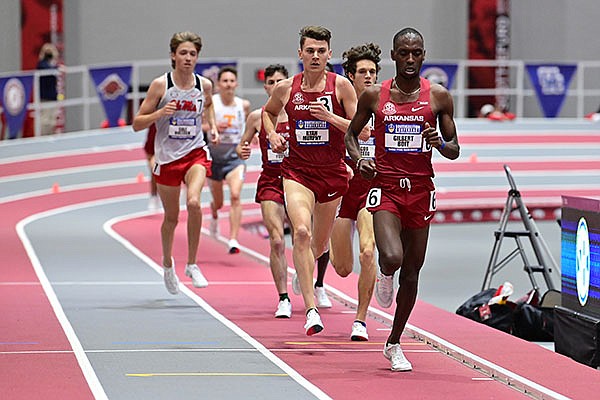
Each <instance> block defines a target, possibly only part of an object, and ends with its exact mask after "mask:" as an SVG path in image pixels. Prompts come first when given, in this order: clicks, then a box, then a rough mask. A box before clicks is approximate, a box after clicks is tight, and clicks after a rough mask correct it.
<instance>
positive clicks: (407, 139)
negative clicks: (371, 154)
mask: <svg viewBox="0 0 600 400" xmlns="http://www.w3.org/2000/svg"><path fill="white" fill-rule="evenodd" d="M385 149H386V151H391V152H421V151H422V149H423V137H422V136H421V125H414V124H386V125H385Z"/></svg>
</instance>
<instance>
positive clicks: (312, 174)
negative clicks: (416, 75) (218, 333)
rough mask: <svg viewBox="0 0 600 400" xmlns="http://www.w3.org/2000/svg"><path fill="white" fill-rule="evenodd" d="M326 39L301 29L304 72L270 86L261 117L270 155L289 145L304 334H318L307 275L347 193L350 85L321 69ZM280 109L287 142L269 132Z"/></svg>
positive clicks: (288, 182)
mask: <svg viewBox="0 0 600 400" xmlns="http://www.w3.org/2000/svg"><path fill="white" fill-rule="evenodd" d="M330 40H331V32H329V30H327V29H326V28H323V27H319V26H307V27H304V28H302V30H301V31H300V48H299V49H298V56H299V58H300V59H301V60H302V64H303V66H304V71H303V72H302V73H300V74H298V75H295V76H294V77H292V78H289V79H286V80H283V81H281V82H279V83H278V84H277V85H276V86H275V88H274V89H273V93H272V95H271V97H270V98H269V101H268V102H267V104H266V105H265V109H264V113H263V124H264V127H265V131H266V132H267V134H268V138H269V142H270V143H271V147H272V149H273V151H275V152H283V151H285V150H286V149H287V148H288V144H289V157H285V158H284V160H283V163H282V166H281V171H282V176H283V189H284V193H285V200H286V205H287V210H288V216H289V218H290V222H291V224H292V228H293V257H294V265H295V267H296V272H297V274H298V280H299V283H300V289H301V291H302V297H303V298H304V306H305V308H306V324H305V326H304V327H305V329H306V334H307V335H314V334H315V333H319V332H320V331H322V330H323V324H322V322H321V317H320V315H319V312H318V310H317V308H316V306H315V299H314V287H313V282H312V279H313V272H314V268H315V259H316V258H317V257H319V256H320V255H321V254H323V252H324V251H325V250H326V249H327V245H328V242H329V237H330V235H331V229H332V226H333V221H334V219H335V214H336V210H337V207H338V205H339V203H340V200H341V196H342V195H343V194H344V193H345V192H346V190H347V189H348V172H347V170H346V164H345V163H344V156H345V146H344V132H345V130H346V129H347V127H348V124H349V120H348V119H347V118H351V117H352V116H353V115H354V113H355V111H356V93H355V92H354V89H353V88H352V85H351V84H350V82H349V81H348V80H347V79H345V78H343V77H341V76H338V75H336V74H335V73H331V72H327V71H326V70H325V67H326V64H327V61H328V60H329V59H330V58H331V49H330ZM283 108H285V111H286V113H287V115H288V118H289V122H290V136H289V141H288V140H285V138H283V137H282V136H281V135H279V134H277V132H276V131H275V124H276V120H277V116H278V115H279V112H280V111H281V110H282V109H283ZM330 111H332V112H333V113H331V112H330Z"/></svg>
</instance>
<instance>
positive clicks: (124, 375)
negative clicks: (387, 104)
mask: <svg viewBox="0 0 600 400" xmlns="http://www.w3.org/2000/svg"><path fill="white" fill-rule="evenodd" d="M459 137H460V141H461V145H462V157H461V159H460V160H458V161H456V162H454V163H451V162H447V161H443V160H441V159H439V158H436V160H435V161H436V171H438V176H437V178H436V185H437V187H438V193H439V195H438V204H439V209H440V213H438V217H437V222H448V221H456V222H459V221H463V223H462V224H454V223H453V224H448V223H446V224H440V223H438V224H435V225H433V227H432V235H431V242H430V248H429V252H428V257H427V260H426V265H425V268H424V270H423V274H422V280H421V285H420V287H421V289H420V290H421V292H420V301H419V302H418V304H417V306H416V308H415V311H414V312H413V315H412V317H411V319H410V321H409V324H410V326H409V327H408V329H407V331H405V336H404V337H403V348H404V349H405V352H406V354H407V357H408V358H409V359H410V360H411V362H412V363H413V367H414V371H413V372H409V373H393V372H391V371H389V362H388V361H387V360H385V359H384V358H383V356H382V355H381V349H382V347H383V343H384V341H385V339H386V337H387V330H388V329H389V326H390V323H391V314H390V313H391V312H392V309H381V308H379V307H378V305H377V304H376V302H375V301H372V310H371V314H370V320H369V321H368V326H369V334H370V341H369V342H363V343H360V342H359V343H355V342H350V341H349V333H350V326H351V323H352V319H353V309H352V307H353V305H354V304H355V298H356V280H357V276H356V274H353V275H351V276H350V277H348V278H346V279H341V278H339V277H338V276H336V274H335V272H334V271H333V269H332V268H330V270H329V271H328V273H327V276H326V279H325V281H326V284H327V289H328V291H329V294H330V295H331V296H332V298H333V299H334V307H333V308H332V309H329V310H322V317H323V322H324V324H325V331H324V332H322V333H321V334H319V335H316V336H312V337H307V336H305V335H304V331H303V328H302V325H303V324H304V316H303V312H302V300H301V297H300V296H295V295H292V296H291V297H292V303H293V306H294V315H293V317H292V318H291V319H290V320H277V319H275V318H273V312H274V309H275V305H276V299H277V298H276V292H275V289H274V286H273V284H272V280H271V276H270V272H269V269H268V267H267V262H268V260H267V257H268V241H267V240H265V239H264V238H263V237H262V233H261V232H262V231H261V230H259V229H256V227H257V226H259V221H260V210H259V208H258V206H257V205H256V204H254V202H253V198H254V188H255V186H254V183H255V182H256V178H257V176H258V168H257V163H258V157H256V155H255V156H253V157H252V159H251V162H249V169H248V173H247V184H246V186H245V189H244V193H243V198H244V204H245V205H244V210H245V212H244V225H245V227H246V229H243V230H242V232H241V234H240V243H241V244H242V246H243V252H242V254H239V255H229V254H227V252H226V247H225V244H224V242H223V240H224V238H222V237H221V238H212V237H210V236H208V235H205V236H203V240H202V242H201V245H200V246H201V247H200V252H199V257H200V265H201V267H202V270H203V272H204V274H205V275H206V277H207V278H208V280H209V282H210V285H209V287H208V288H206V289H196V288H193V287H192V286H191V284H190V282H189V279H188V278H186V277H185V276H184V275H183V263H184V261H185V255H186V250H185V243H186V242H185V224H184V223H183V221H185V213H182V216H181V221H182V223H180V225H179V226H178V230H177V234H176V239H175V248H174V256H175V259H176V261H177V264H178V272H179V276H180V279H181V280H182V285H181V293H180V294H179V295H177V296H172V295H170V294H168V292H167V291H166V289H165V288H164V286H163V283H162V277H161V276H160V274H161V269H160V267H159V265H158V263H159V262H160V258H161V254H160V237H159V226H160V221H161V215H160V214H149V213H148V212H147V211H146V205H147V191H148V183H147V177H146V175H147V168H146V163H145V159H144V154H143V151H142V142H143V140H144V137H143V134H140V133H138V134H135V133H132V132H131V130H130V128H124V129H114V130H104V131H91V132H86V133H80V134H68V135H60V136H54V137H44V138H38V139H28V140H17V141H11V142H2V143H0V218H2V221H3V222H2V231H1V232H2V233H1V236H0V240H1V242H0V243H1V245H0V246H1V249H2V254H3V262H2V272H3V274H2V278H0V308H1V310H2V316H3V317H2V319H1V320H0V334H1V335H2V338H1V339H0V393H3V396H2V397H3V398H10V399H32V398H44V399H54V398H61V399H62V398H77V399H85V398H98V399H102V398H110V399H167V398H185V399H187V398H203V399H239V398H252V399H254V398H260V399H280V398H283V397H285V398H286V399H306V398H322V399H326V398H335V399H353V398H360V399H363V398H381V399H385V398H407V399H412V398H419V399H439V398H441V397H442V396H443V397H445V398H448V399H463V398H474V399H488V398H502V399H507V398H511V399H512V398H527V395H525V394H522V392H524V391H526V392H527V393H528V395H529V396H532V397H537V398H584V397H585V398H593V397H594V396H595V394H596V393H597V392H598V390H600V380H599V379H598V375H597V374H598V372H597V371H594V370H592V369H591V368H588V367H585V366H583V365H580V364H577V363H575V362H574V361H571V360H570V359H567V358H565V357H563V356H560V355H557V354H555V353H553V352H552V351H549V350H547V349H545V348H543V347H540V346H538V345H536V344H532V343H528V342H524V341H522V340H520V339H517V338H515V337H512V336H509V335H506V334H504V333H502V332H499V331H495V330H493V329H490V328H488V327H485V326H483V325H480V324H476V323H473V322H471V321H469V320H466V319H464V318H462V317H459V316H456V315H455V314H453V313H452V312H453V310H455V309H456V307H457V306H458V305H460V303H461V302H462V301H463V300H465V299H466V298H467V297H468V296H470V295H471V294H474V293H476V292H477V291H478V290H479V289H480V285H481V282H482V280H483V272H484V268H485V264H486V262H487V257H488V256H489V251H490V249H491V245H492V239H493V235H492V232H493V229H494V228H495V224H489V223H483V222H479V223H464V221H476V220H477V219H478V216H479V215H481V218H480V219H483V220H486V219H487V218H489V219H492V218H493V215H496V214H494V210H501V209H502V206H503V205H504V202H505V198H506V192H507V182H506V177H505V176H504V172H503V170H502V165H503V164H509V165H510V166H511V168H512V170H513V173H514V175H515V178H516V180H517V184H518V185H519V187H520V189H521V190H522V192H523V194H524V197H525V199H526V202H527V204H528V205H529V206H530V209H532V210H534V209H535V210H539V212H538V215H539V216H540V220H546V221H547V222H540V223H539V226H540V229H541V230H542V231H543V232H544V235H545V238H546V240H547V241H548V244H549V246H550V247H551V248H552V249H553V250H555V251H556V253H555V256H556V257H557V259H559V258H558V256H559V252H560V249H559V246H560V242H559V240H560V237H559V236H557V235H556V232H558V235H559V234H560V230H559V229H558V226H557V224H556V223H555V222H554V221H553V219H554V218H555V216H556V215H555V214H554V211H555V210H556V209H557V208H559V207H560V195H561V194H571V195H580V196H600V155H599V154H600V152H599V151H598V150H599V149H600V134H599V133H598V126H597V125H591V124H584V123H570V124H566V123H565V124H562V123H560V124H557V123H554V122H553V123H552V124H549V123H546V124H543V123H542V124H536V125H534V124H519V125H515V124H512V123H511V124H487V123H485V122H479V121H477V122H475V121H473V122H464V123H462V124H460V123H459ZM209 200H210V194H209V193H208V192H207V191H205V193H204V194H203V203H205V204H207V202H208V201H209ZM226 211H227V210H226V209H225V212H226ZM473 211H480V214H477V213H474V212H473ZM542 213H543V214H542ZM225 215H226V214H224V215H223V217H224V216H225ZM439 215H443V216H444V217H443V218H442V217H439ZM496 219H497V217H496ZM225 220H226V218H222V219H221V221H222V224H221V232H222V233H223V234H226V233H227V226H228V224H227V223H226V222H225ZM205 226H207V224H205ZM557 229H558V231H557ZM204 233H207V232H204ZM288 259H289V265H290V269H289V271H290V277H291V273H292V271H293V269H292V268H293V264H292V263H291V254H289V258H288ZM507 274H508V277H502V278H506V279H511V280H512V281H513V282H515V288H516V289H517V293H520V292H521V291H525V290H527V289H528V288H527V282H526V279H525V274H524V273H523V272H522V271H520V270H519V268H515V271H512V272H511V271H509V272H507ZM557 279H558V278H557ZM518 280H522V281H525V282H524V283H523V282H518ZM556 283H557V284H559V281H558V280H556ZM290 292H291V290H290ZM448 311H450V312H448ZM474 366H476V367H474Z"/></svg>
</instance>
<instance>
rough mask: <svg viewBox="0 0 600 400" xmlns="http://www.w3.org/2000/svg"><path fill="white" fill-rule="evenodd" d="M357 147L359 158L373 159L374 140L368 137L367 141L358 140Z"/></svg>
mask: <svg viewBox="0 0 600 400" xmlns="http://www.w3.org/2000/svg"><path fill="white" fill-rule="evenodd" d="M358 147H359V149H360V157H361V158H372V159H374V158H375V138H374V137H370V138H369V139H368V140H365V141H362V140H360V139H358Z"/></svg>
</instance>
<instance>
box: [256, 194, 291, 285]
mask: <svg viewBox="0 0 600 400" xmlns="http://www.w3.org/2000/svg"><path fill="white" fill-rule="evenodd" d="M260 209H261V212H262V216H263V222H264V224H265V226H266V228H267V231H268V232H269V244H270V245H271V251H270V254H269V265H270V267H271V274H272V275H273V282H275V287H276V288H277V293H278V294H283V293H287V261H286V258H285V242H284V238H283V221H284V219H285V209H284V207H283V204H279V203H277V202H275V201H271V200H266V201H262V202H261V203H260Z"/></svg>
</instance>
